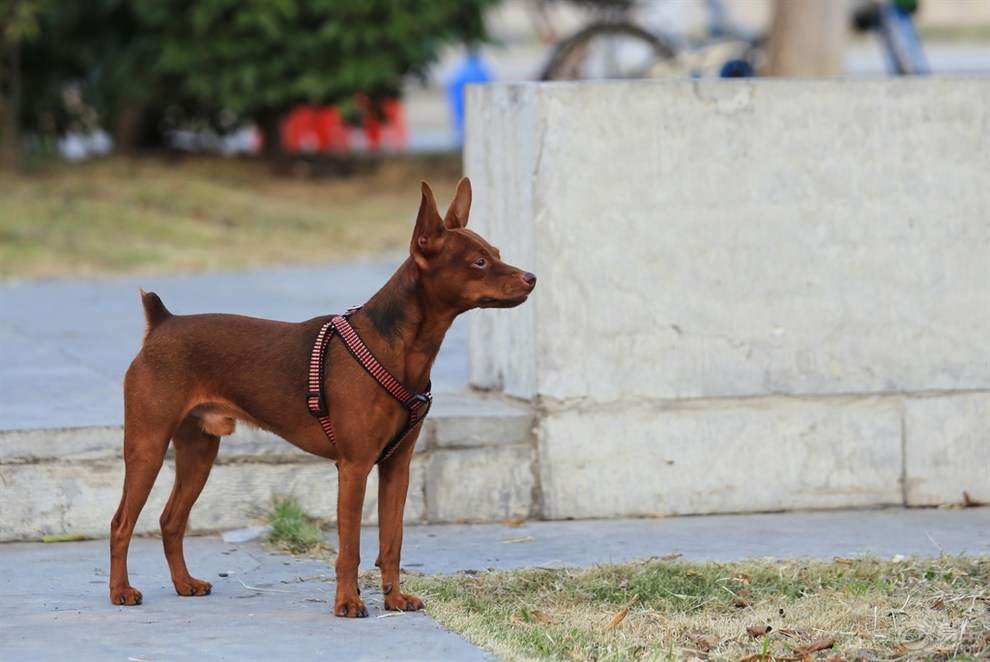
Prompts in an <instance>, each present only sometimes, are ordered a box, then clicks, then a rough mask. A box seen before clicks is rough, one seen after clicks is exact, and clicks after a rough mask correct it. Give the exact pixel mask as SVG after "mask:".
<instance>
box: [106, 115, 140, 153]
mask: <svg viewBox="0 0 990 662" xmlns="http://www.w3.org/2000/svg"><path fill="white" fill-rule="evenodd" d="M143 119H144V108H143V107H142V106H141V105H140V104H133V103H132V104H127V105H126V106H124V107H123V108H122V109H121V110H120V112H119V113H118V114H117V119H116V121H115V122H114V125H113V148H114V150H115V151H117V152H119V153H121V154H131V155H133V154H134V153H135V152H137V149H138V147H140V146H141V145H140V143H141V136H142V129H143V128H144V127H143V125H142V120H143Z"/></svg>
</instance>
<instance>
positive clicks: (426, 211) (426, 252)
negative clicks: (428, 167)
mask: <svg viewBox="0 0 990 662" xmlns="http://www.w3.org/2000/svg"><path fill="white" fill-rule="evenodd" d="M421 190H422V193H423V197H422V199H421V200H420V201H419V214H418V215H417V216H416V229H415V230H413V236H412V244H411V245H410V246H409V253H410V254H411V255H412V256H413V259H414V260H416V264H417V265H419V266H420V267H422V268H425V267H426V266H427V261H428V260H429V258H430V257H432V256H434V255H436V254H437V253H439V252H440V250H441V249H442V248H443V240H444V232H446V229H445V228H444V226H443V219H442V218H440V212H438V211H437V200H436V198H435V197H433V191H432V190H431V189H430V185H429V184H427V183H426V182H423V183H422V187H421Z"/></svg>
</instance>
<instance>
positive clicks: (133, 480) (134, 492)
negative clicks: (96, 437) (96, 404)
mask: <svg viewBox="0 0 990 662" xmlns="http://www.w3.org/2000/svg"><path fill="white" fill-rule="evenodd" d="M138 373H140V371H138ZM141 381H142V380H141V379H140V377H138V376H137V375H136V374H134V369H133V366H132V370H129V371H128V374H127V377H126V378H125V379H124V491H123V494H122V495H121V498H120V506H119V507H118V508H117V513H116V514H115V515H114V516H113V521H112V522H111V523H110V601H111V602H113V603H114V604H117V605H139V604H141V592H140V591H138V590H137V589H135V588H134V587H132V586H131V585H130V582H129V581H128V576H127V550H128V547H130V543H131V536H132V535H133V533H134V526H135V525H136V524H137V519H138V515H140V514H141V509H142V508H144V504H145V502H146V501H147V500H148V494H149V493H150V492H151V488H152V486H153V485H154V484H155V478H157V477H158V472H159V470H161V467H162V462H163V461H164V459H165V451H166V450H167V449H168V441H169V438H170V437H171V436H172V431H173V430H174V429H175V426H176V424H177V423H178V418H179V417H180V416H181V415H182V412H181V404H180V403H178V402H169V400H168V399H167V398H163V397H159V398H158V399H157V400H156V399H153V397H151V396H153V395H154V392H153V391H152V390H151V389H150V388H147V386H148V384H145V385H144V386H145V387H146V388H141V386H142V384H141V383H140V382H141ZM136 382H137V383H136ZM151 402H153V403H154V405H153V406H152V405H151V404H149V403H151Z"/></svg>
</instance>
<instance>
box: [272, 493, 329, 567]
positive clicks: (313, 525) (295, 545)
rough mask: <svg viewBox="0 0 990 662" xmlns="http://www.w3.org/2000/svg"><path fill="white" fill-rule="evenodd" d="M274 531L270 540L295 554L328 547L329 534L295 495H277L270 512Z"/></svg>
mask: <svg viewBox="0 0 990 662" xmlns="http://www.w3.org/2000/svg"><path fill="white" fill-rule="evenodd" d="M267 519H268V523H269V524H271V526H272V532H271V534H270V535H269V536H268V541H269V542H271V543H272V544H274V545H277V546H278V547H281V548H283V549H285V550H288V551H289V552H292V553H293V554H306V553H313V552H319V551H322V550H324V549H326V543H327V536H326V534H325V533H324V532H323V529H321V528H320V526H319V524H317V522H316V520H315V519H314V518H313V517H311V516H310V515H309V514H307V513H306V511H305V510H303V507H302V506H301V505H300V504H299V501H298V500H297V499H295V498H294V497H290V496H281V497H275V498H274V499H273V501H272V509H271V511H270V512H269V513H268V518H267Z"/></svg>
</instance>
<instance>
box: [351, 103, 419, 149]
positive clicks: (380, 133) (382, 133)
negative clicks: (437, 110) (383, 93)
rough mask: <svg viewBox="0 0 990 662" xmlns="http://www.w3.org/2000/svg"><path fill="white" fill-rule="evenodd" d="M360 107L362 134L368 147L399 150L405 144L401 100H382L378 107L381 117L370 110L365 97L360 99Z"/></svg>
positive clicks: (405, 135) (404, 112)
mask: <svg viewBox="0 0 990 662" xmlns="http://www.w3.org/2000/svg"><path fill="white" fill-rule="evenodd" d="M361 107H362V108H363V109H364V118H363V124H364V134H365V137H366V138H367V140H368V148H369V149H375V150H377V149H387V150H400V149H403V148H404V147H405V146H406V139H407V137H408V135H407V131H406V111H405V108H403V107H402V103H401V102H399V101H397V100H395V99H390V100H388V101H385V102H383V103H382V105H381V108H380V109H379V110H380V114H381V119H379V118H378V117H376V116H375V113H373V112H371V106H370V103H369V102H368V100H367V99H362V100H361Z"/></svg>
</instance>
